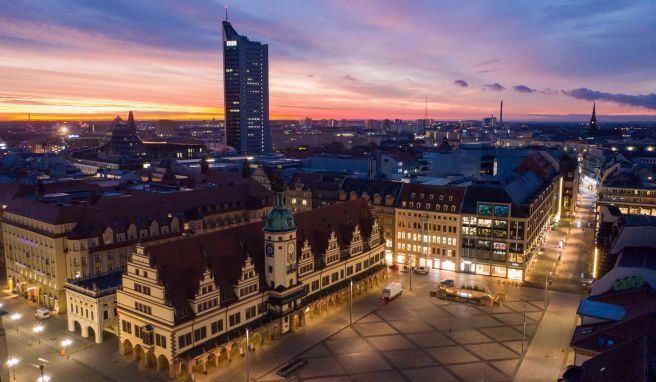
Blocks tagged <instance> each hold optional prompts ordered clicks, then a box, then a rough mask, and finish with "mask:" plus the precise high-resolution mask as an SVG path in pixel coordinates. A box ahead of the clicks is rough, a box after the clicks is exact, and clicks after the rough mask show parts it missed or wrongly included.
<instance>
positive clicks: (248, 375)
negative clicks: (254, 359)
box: [244, 322, 294, 382]
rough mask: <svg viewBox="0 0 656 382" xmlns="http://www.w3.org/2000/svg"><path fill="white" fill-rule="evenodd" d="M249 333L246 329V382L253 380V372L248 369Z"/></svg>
mask: <svg viewBox="0 0 656 382" xmlns="http://www.w3.org/2000/svg"><path fill="white" fill-rule="evenodd" d="M293 325H294V322H292V326H293ZM249 337H250V336H249V332H248V328H246V353H245V354H244V357H245V358H244V361H245V362H246V382H250V380H251V372H250V369H249V368H248V346H249V345H248V340H249Z"/></svg>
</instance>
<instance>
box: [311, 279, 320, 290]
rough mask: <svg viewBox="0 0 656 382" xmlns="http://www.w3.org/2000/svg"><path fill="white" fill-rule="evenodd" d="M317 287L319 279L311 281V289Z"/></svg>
mask: <svg viewBox="0 0 656 382" xmlns="http://www.w3.org/2000/svg"><path fill="white" fill-rule="evenodd" d="M317 289H319V280H314V281H312V290H313V291H315V290H317Z"/></svg>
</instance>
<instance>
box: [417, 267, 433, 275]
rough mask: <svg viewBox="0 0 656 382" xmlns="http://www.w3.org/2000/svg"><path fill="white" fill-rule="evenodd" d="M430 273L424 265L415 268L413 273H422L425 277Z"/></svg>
mask: <svg viewBox="0 0 656 382" xmlns="http://www.w3.org/2000/svg"><path fill="white" fill-rule="evenodd" d="M430 271H431V269H430V267H428V266H426V265H420V266H418V267H415V273H423V274H425V275H427V274H429V273H430Z"/></svg>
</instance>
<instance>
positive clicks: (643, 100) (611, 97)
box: [562, 88, 656, 110]
mask: <svg viewBox="0 0 656 382" xmlns="http://www.w3.org/2000/svg"><path fill="white" fill-rule="evenodd" d="M562 92H563V94H565V95H566V96H568V97H572V98H577V99H584V100H587V101H596V100H601V101H608V102H614V103H618V104H620V105H630V106H639V107H644V108H647V109H652V110H656V93H650V94H639V95H631V94H621V93H606V92H600V91H597V90H592V89H588V88H578V89H573V90H563V91H562Z"/></svg>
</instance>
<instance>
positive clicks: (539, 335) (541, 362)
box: [515, 292, 581, 382]
mask: <svg viewBox="0 0 656 382" xmlns="http://www.w3.org/2000/svg"><path fill="white" fill-rule="evenodd" d="M580 298H581V297H580V296H579V295H574V294H569V293H561V292H550V293H549V299H550V303H549V306H548V307H547V311H546V312H545V313H544V317H543V318H542V321H540V326H538V329H537V331H536V333H535V336H534V337H533V340H532V341H531V343H530V345H529V347H528V351H527V352H526V356H525V357H524V360H523V361H522V363H521V365H520V366H519V370H517V374H516V375H515V381H521V382H526V381H535V382H538V381H540V382H542V381H545V382H546V381H549V382H553V381H556V380H558V377H559V376H560V375H561V373H562V370H563V367H564V366H565V361H566V358H567V352H568V348H569V343H570V339H571V338H572V333H573V332H574V328H575V327H576V309H577V307H578V305H579V300H580Z"/></svg>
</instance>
